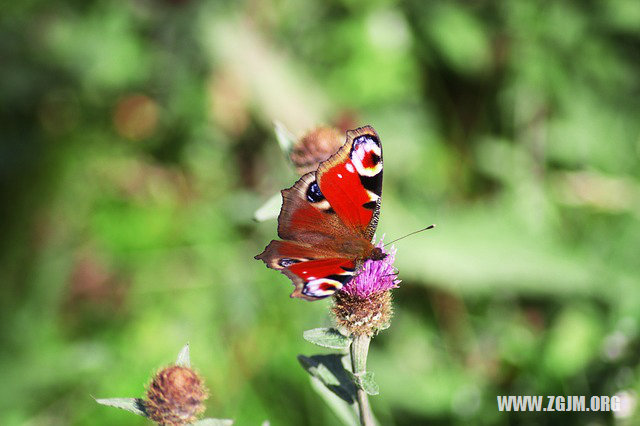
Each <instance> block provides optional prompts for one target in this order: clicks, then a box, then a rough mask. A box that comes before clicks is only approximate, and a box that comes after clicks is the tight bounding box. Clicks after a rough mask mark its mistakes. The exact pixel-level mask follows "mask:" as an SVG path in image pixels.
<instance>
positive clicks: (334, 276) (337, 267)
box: [256, 241, 355, 300]
mask: <svg viewBox="0 0 640 426" xmlns="http://www.w3.org/2000/svg"><path fill="white" fill-rule="evenodd" d="M327 256H337V254H334V253H331V252H325V251H322V250H318V249H316V248H314V247H312V246H308V245H305V244H302V243H297V242H293V241H271V243H269V245H268V246H267V248H266V249H265V250H264V252H262V253H261V254H259V255H258V256H256V259H260V260H262V261H264V263H265V264H266V265H267V267H269V268H272V269H276V270H279V271H280V272H282V273H283V274H285V275H286V276H287V277H289V278H290V279H291V281H293V284H294V285H295V286H296V289H295V290H294V292H293V293H292V294H291V297H299V298H302V299H307V300H317V299H321V298H323V297H327V296H330V295H332V294H333V293H334V292H336V291H337V290H340V289H341V288H342V286H343V285H344V284H346V283H347V282H348V281H349V280H350V279H351V278H352V277H353V273H354V271H355V262H354V261H353V260H350V259H345V258H340V257H327Z"/></svg>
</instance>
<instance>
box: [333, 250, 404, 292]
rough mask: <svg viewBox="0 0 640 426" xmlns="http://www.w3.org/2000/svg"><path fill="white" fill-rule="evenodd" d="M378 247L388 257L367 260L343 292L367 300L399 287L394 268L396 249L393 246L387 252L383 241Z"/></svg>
mask: <svg viewBox="0 0 640 426" xmlns="http://www.w3.org/2000/svg"><path fill="white" fill-rule="evenodd" d="M376 247H377V248H379V249H380V250H382V252H383V253H384V254H386V257H385V258H384V259H382V260H366V261H365V262H364V265H362V269H361V270H360V272H359V273H358V275H356V276H355V277H353V279H352V280H351V281H349V282H348V283H347V285H345V286H344V287H343V288H342V291H343V292H345V293H347V294H349V295H350V296H352V297H358V298H360V299H366V298H368V297H371V296H372V295H373V294H375V293H379V292H383V291H389V290H391V289H392V288H397V287H398V284H400V280H399V279H398V278H397V276H396V273H395V268H394V267H393V262H394V261H395V260H396V251H397V250H396V248H395V247H393V246H391V248H390V249H389V251H388V252H385V251H384V245H383V244H382V240H380V242H379V243H378V244H377V245H376Z"/></svg>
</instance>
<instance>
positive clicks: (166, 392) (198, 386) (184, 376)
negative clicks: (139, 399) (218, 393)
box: [144, 365, 208, 426]
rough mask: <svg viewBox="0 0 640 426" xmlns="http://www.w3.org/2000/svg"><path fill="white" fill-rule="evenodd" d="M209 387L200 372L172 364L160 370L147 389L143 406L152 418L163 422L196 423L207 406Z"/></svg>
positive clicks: (160, 422) (169, 423)
mask: <svg viewBox="0 0 640 426" xmlns="http://www.w3.org/2000/svg"><path fill="white" fill-rule="evenodd" d="M207 397H208V391H207V389H206V388H205V386H204V383H203V381H202V379H201V378H200V377H199V376H198V374H197V373H196V372H195V371H193V370H192V369H190V368H188V367H182V366H179V365H173V366H170V367H166V368H164V369H162V370H160V371H159V372H158V373H157V374H156V375H155V376H154V377H153V379H152V381H151V383H150V384H149V387H148V389H147V399H146V400H145V401H144V409H145V412H146V414H147V416H148V417H149V419H151V420H153V421H154V422H156V423H158V424H161V425H172V426H173V425H185V424H189V423H193V422H194V421H195V420H196V418H197V416H198V415H199V414H201V413H202V412H203V411H204V410H205V407H204V404H203V402H204V400H205V399H207Z"/></svg>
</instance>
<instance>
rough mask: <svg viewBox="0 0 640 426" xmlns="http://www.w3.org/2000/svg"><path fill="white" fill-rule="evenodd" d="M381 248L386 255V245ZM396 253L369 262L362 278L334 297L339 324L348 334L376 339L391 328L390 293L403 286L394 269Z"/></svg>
mask: <svg viewBox="0 0 640 426" xmlns="http://www.w3.org/2000/svg"><path fill="white" fill-rule="evenodd" d="M377 247H378V248H380V249H381V250H382V252H383V253H385V251H384V246H383V245H382V242H380V243H379V244H378V245H377ZM395 253H396V250H395V249H394V248H392V249H391V250H390V251H389V252H388V253H386V254H387V256H386V257H385V258H384V259H382V260H367V261H365V262H364V264H363V266H362V269H361V271H360V272H359V273H358V275H357V276H355V277H354V278H353V279H352V280H351V281H349V282H348V283H347V284H346V285H345V286H344V287H343V288H342V290H340V291H339V292H337V293H336V294H335V295H334V300H333V301H334V305H333V308H332V312H333V314H334V316H335V319H336V324H337V325H338V327H339V328H341V329H343V330H345V331H346V332H347V333H348V334H350V335H366V336H373V335H375V334H376V333H377V332H378V331H379V330H383V329H385V328H387V327H388V326H389V322H390V321H391V316H392V314H393V306H392V303H391V301H392V298H391V291H390V290H391V289H392V288H396V287H398V284H399V283H400V280H398V279H397V278H396V274H395V271H394V268H393V262H394V260H395Z"/></svg>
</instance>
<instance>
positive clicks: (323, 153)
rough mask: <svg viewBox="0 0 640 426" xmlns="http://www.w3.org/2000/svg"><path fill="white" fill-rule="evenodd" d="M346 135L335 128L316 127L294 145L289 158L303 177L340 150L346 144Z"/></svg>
mask: <svg viewBox="0 0 640 426" xmlns="http://www.w3.org/2000/svg"><path fill="white" fill-rule="evenodd" d="M344 141H345V136H344V133H342V134H341V133H340V131H339V130H338V129H335V128H333V127H316V128H315V129H313V130H311V131H309V132H307V133H306V134H305V135H304V136H303V137H302V138H300V139H299V140H298V141H297V142H296V143H295V145H294V147H293V149H292V151H291V154H290V155H289V158H290V159H291V161H292V162H293V164H294V165H295V166H296V171H297V172H298V173H299V174H301V175H303V174H305V173H308V172H311V171H314V170H316V169H317V168H318V164H319V163H320V162H322V161H324V160H326V159H327V158H329V157H330V156H332V155H333V154H335V153H336V151H338V149H340V147H341V146H342V145H343V144H344Z"/></svg>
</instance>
